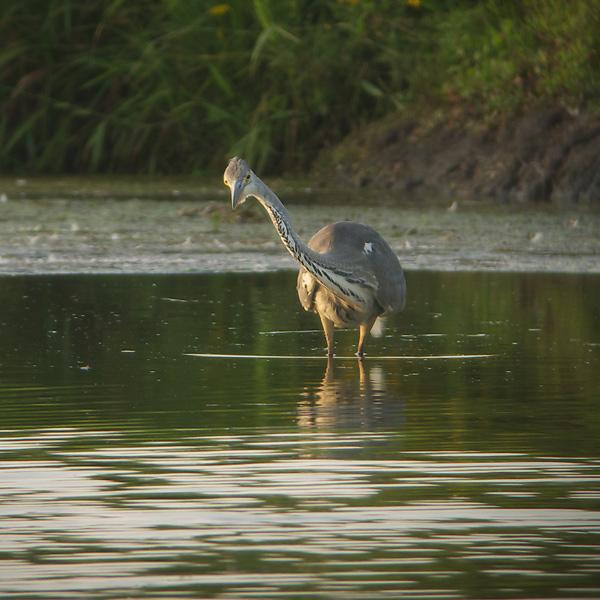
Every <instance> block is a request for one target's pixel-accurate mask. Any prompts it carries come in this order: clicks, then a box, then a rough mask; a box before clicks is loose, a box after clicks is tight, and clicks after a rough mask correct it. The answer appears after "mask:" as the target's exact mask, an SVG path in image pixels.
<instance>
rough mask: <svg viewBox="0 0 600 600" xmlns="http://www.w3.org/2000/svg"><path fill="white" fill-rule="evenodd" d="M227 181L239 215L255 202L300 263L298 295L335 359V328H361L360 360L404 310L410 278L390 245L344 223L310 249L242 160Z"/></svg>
mask: <svg viewBox="0 0 600 600" xmlns="http://www.w3.org/2000/svg"><path fill="white" fill-rule="evenodd" d="M223 181H224V183H225V185H226V186H227V187H229V188H230V190H231V207H232V209H234V210H235V209H236V208H237V207H238V206H239V205H241V204H242V203H243V202H245V201H246V199H247V198H249V197H254V198H256V199H257V200H258V201H259V202H260V204H262V206H263V207H264V209H265V210H266V211H267V213H268V215H269V217H270V218H271V221H272V223H273V225H274V227H275V229H276V231H277V233H278V234H279V237H280V238H281V241H282V242H283V245H284V246H285V247H286V249H287V250H288V252H289V253H290V254H291V255H292V256H293V257H294V258H295V259H296V260H297V261H298V262H299V263H300V271H299V273H298V280H297V285H296V289H297V291H298V297H299V299H300V303H301V304H302V307H303V308H304V309H305V310H307V311H311V312H315V313H317V314H318V315H319V317H320V318H321V325H322V327H323V331H324V333H325V340H326V342H327V354H328V356H333V331H334V327H357V328H358V330H359V337H358V347H357V352H356V355H357V356H359V357H362V356H364V346H365V339H366V337H367V335H368V334H369V332H370V331H371V329H372V327H373V325H374V323H375V321H376V319H377V318H378V317H380V316H384V315H388V314H391V313H394V312H397V311H399V310H402V309H403V308H404V304H405V300H406V281H405V279H404V272H403V271H402V267H401V266H400V262H399V261H398V257H397V256H396V255H395V254H394V252H393V250H392V249H391V248H390V246H389V244H388V243H387V242H386V241H385V240H384V239H383V238H382V237H381V236H380V235H379V234H378V233H377V232H376V231H375V230H374V229H372V228H371V227H368V226H367V225H361V224H359V223H353V222H350V221H341V222H338V223H333V224H331V225H326V226H325V227H323V228H322V229H320V230H319V231H318V232H317V233H316V234H315V235H314V236H313V237H312V238H311V239H310V240H309V242H308V244H305V243H304V242H303V241H302V240H301V239H300V238H299V237H298V234H297V233H296V232H295V231H294V229H293V227H292V223H291V219H290V215H289V213H288V211H287V210H286V208H285V207H284V206H283V204H282V203H281V200H279V198H278V197H277V195H276V194H275V193H274V192H273V191H272V190H271V189H270V188H269V187H268V186H267V185H266V184H265V183H264V182H263V181H261V179H260V178H259V177H258V176H257V175H256V174H255V173H254V172H253V171H252V170H251V169H250V167H249V166H248V165H247V163H246V162H245V161H244V160H243V159H241V158H238V157H234V158H232V159H231V160H230V161H229V164H228V165H227V168H226V169H225V173H224V175H223Z"/></svg>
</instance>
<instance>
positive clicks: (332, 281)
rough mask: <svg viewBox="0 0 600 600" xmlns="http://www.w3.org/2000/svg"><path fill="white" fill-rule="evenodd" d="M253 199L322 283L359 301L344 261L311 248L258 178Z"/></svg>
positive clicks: (357, 285)
mask: <svg viewBox="0 0 600 600" xmlns="http://www.w3.org/2000/svg"><path fill="white" fill-rule="evenodd" d="M261 184H262V185H261V189H260V192H259V193H257V194H255V197H256V199H257V200H258V201H259V202H260V203H261V204H262V205H263V207H264V209H265V210H266V211H267V213H268V214H269V217H270V218H271V221H272V222H273V225H274V227H275V229H276V230H277V233H278V234H279V237H280V238H281V241H282V242H283V245H284V246H285V247H286V248H287V250H288V252H289V253H290V254H291V255H292V256H293V257H294V258H295V259H296V260H297V261H298V262H299V263H300V264H301V265H302V266H303V267H304V268H305V269H306V270H307V271H308V272H309V273H311V274H312V275H313V276H314V277H315V278H316V279H318V280H319V281H320V282H321V283H322V284H323V285H324V286H325V287H327V288H329V289H330V290H332V291H333V292H334V293H335V294H337V295H338V296H342V297H343V298H345V299H346V300H348V302H350V303H352V304H357V303H358V304H362V303H363V302H364V299H363V297H362V294H361V293H360V285H361V283H362V282H360V281H359V280H358V279H356V278H355V277H353V275H352V273H351V272H349V271H348V270H347V269H346V268H344V266H343V265H338V264H337V263H335V262H334V261H332V260H331V259H330V258H329V257H328V256H326V255H324V254H321V253H319V252H315V251H314V250H311V249H310V248H309V247H308V246H307V245H306V244H305V243H304V242H303V241H302V240H301V239H300V237H298V234H297V233H296V232H295V231H294V228H293V227H292V223H291V219H290V215H289V213H288V211H287V210H286V208H285V206H283V204H282V203H281V200H279V198H278V197H277V195H276V194H275V193H274V192H273V191H272V190H270V189H269V188H268V187H267V186H266V185H265V184H264V183H262V182H261Z"/></svg>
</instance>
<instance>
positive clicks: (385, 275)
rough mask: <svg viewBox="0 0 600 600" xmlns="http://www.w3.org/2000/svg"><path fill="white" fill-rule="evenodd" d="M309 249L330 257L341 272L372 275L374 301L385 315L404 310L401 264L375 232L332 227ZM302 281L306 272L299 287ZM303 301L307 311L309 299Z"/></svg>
mask: <svg viewBox="0 0 600 600" xmlns="http://www.w3.org/2000/svg"><path fill="white" fill-rule="evenodd" d="M308 246H309V247H310V248H311V249H312V250H314V251H315V252H319V253H321V254H327V255H328V257H329V259H330V260H332V261H333V262H335V263H337V264H339V265H340V267H341V268H344V269H349V270H355V271H362V272H369V273H371V274H372V275H373V276H374V277H375V279H376V281H377V289H376V290H375V291H374V295H375V297H374V300H375V301H376V302H377V304H378V305H379V306H380V308H381V311H382V312H383V313H391V312H396V311H398V310H402V309H403V308H404V304H405V300H406V281H405V278H404V272H403V270H402V267H401V265H400V261H399V260H398V257H397V256H396V254H395V253H394V251H393V250H392V249H391V248H390V246H389V244H388V243H387V242H386V241H385V240H384V239H383V238H382V237H381V236H380V235H379V234H378V233H377V232H376V231H375V230H374V229H373V228H371V227H369V226H367V225H362V224H360V223H353V222H351V221H340V222H338V223H332V224H331V225H326V226H325V227H323V228H322V229H320V230H319V231H318V232H317V233H316V234H315V235H314V236H313V237H312V238H311V239H310V241H309V242H308ZM301 277H302V270H301V273H300V276H299V283H300V278H301ZM315 284H316V282H315ZM298 292H299V293H300V287H299V288H298ZM300 301H301V302H302V304H303V306H304V307H305V308H306V305H305V302H307V301H308V298H305V299H303V298H302V297H301V298H300Z"/></svg>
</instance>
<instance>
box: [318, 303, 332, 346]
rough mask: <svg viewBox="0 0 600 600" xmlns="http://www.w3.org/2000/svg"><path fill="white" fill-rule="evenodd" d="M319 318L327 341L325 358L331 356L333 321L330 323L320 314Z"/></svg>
mask: <svg viewBox="0 0 600 600" xmlns="http://www.w3.org/2000/svg"><path fill="white" fill-rule="evenodd" d="M319 317H321V325H322V326H323V332H324V333H325V340H326V341H327V356H333V321H330V320H329V319H328V318H327V317H325V316H323V315H322V314H321V313H319Z"/></svg>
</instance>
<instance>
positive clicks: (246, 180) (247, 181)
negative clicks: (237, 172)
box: [244, 173, 250, 183]
mask: <svg viewBox="0 0 600 600" xmlns="http://www.w3.org/2000/svg"><path fill="white" fill-rule="evenodd" d="M249 182H250V173H248V174H247V175H246V177H244V183H249Z"/></svg>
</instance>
